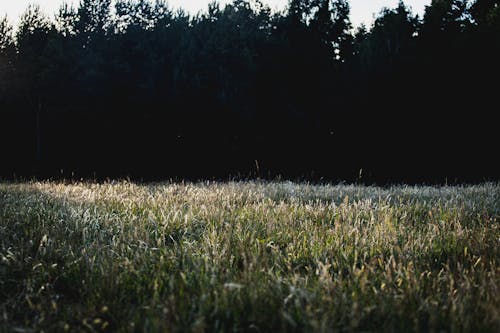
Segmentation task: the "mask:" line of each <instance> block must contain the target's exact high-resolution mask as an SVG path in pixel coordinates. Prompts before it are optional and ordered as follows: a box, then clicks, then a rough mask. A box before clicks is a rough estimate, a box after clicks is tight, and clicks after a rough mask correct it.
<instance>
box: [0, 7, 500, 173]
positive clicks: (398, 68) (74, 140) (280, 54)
mask: <svg viewBox="0 0 500 333" xmlns="http://www.w3.org/2000/svg"><path fill="white" fill-rule="evenodd" d="M349 14H350V7H349V3H348V1H347V0H291V1H290V2H289V4H288V7H287V9H286V10H284V11H282V12H273V11H271V10H270V8H269V7H268V6H266V5H264V4H263V3H262V2H260V0H235V1H233V2H232V3H230V4H228V5H225V6H221V5H219V4H218V3H216V2H214V3H212V4H210V5H209V6H208V9H207V10H205V11H204V12H200V13H198V14H196V15H190V14H188V13H186V12H184V11H182V10H177V11H173V10H172V9H171V8H170V7H169V6H168V3H167V2H165V1H162V0H157V1H149V0H118V1H113V2H112V1H111V0H81V1H80V3H79V5H78V6H76V7H72V6H69V5H62V6H61V7H60V9H59V11H58V12H57V14H56V15H55V16H54V17H53V18H48V17H46V16H44V15H43V14H42V12H41V10H40V8H39V7H37V6H36V5H31V6H29V7H28V8H27V9H26V11H25V13H24V14H23V15H22V16H21V18H20V22H19V25H18V26H17V27H16V28H15V29H14V27H12V26H11V25H9V21H8V20H7V17H5V18H3V19H1V20H0V127H1V128H0V130H1V134H0V148H1V159H2V163H1V165H0V176H3V177H7V178H9V177H14V176H32V175H36V176H41V177H57V176H62V177H72V176H74V177H97V178H99V177H120V176H129V177H133V178H141V179H151V178H158V179H164V178H207V177H209V178H224V177H228V176H234V177H238V176H242V177H246V176H249V175H251V176H259V177H276V176H283V177H286V178H306V179H313V180H320V179H327V180H346V181H355V180H361V181H366V182H401V181H404V182H443V181H447V180H449V181H460V182H467V181H484V180H488V179H493V180H497V179H498V174H497V171H498V170H500V169H499V164H498V162H497V161H496V160H497V159H496V155H497V152H498V143H499V140H498V132H497V126H498V122H497V121H496V118H495V114H496V113H498V111H497V110H498V104H499V103H498V93H499V91H498V89H499V88H498V79H499V77H500V76H499V74H500V64H499V61H498V60H499V59H500V0H476V1H467V0H433V1H432V2H431V4H430V5H429V6H427V7H426V9H425V13H424V15H423V16H422V17H419V16H416V15H414V14H413V13H412V12H411V10H410V8H409V7H407V6H406V5H405V4H404V3H403V2H400V3H399V4H398V6H397V7H395V8H385V9H383V10H382V11H381V12H380V13H379V14H378V16H377V17H376V18H375V20H374V22H373V24H372V25H371V26H369V27H366V26H360V27H357V28H354V27H353V26H352V24H351V22H350V19H349Z"/></svg>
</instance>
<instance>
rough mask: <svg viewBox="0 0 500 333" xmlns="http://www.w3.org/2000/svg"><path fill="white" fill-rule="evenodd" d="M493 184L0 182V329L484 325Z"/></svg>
mask: <svg viewBox="0 0 500 333" xmlns="http://www.w3.org/2000/svg"><path fill="white" fill-rule="evenodd" d="M499 216H500V185H498V184H483V185H478V186H464V187H404V186H395V187H390V188H378V187H362V186H343V185H338V186H333V185H325V186H313V185H309V184H294V183H290V182H276V183H257V182H241V183H239V182H231V183H195V184H149V185H138V184H133V183H129V182H119V183H107V184H91V183H77V184H62V183H52V182H43V183H39V182H30V183H22V184H8V183H4V184H0V331H2V332H31V331H42V330H43V331H45V332H52V331H65V330H67V331H76V332H80V331H84V332H99V331H124V332H134V331H136V332H144V331H145V332H177V331H189V332H190V331H192V332H204V331H208V332H219V331H225V332H228V331H248V332H276V331H286V332H294V331H310V332H332V331H384V332H391V331H405V332H406V331H424V332H427V331H456V332H461V331H475V332H499V331H500V265H499V262H500V229H499Z"/></svg>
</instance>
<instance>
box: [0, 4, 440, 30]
mask: <svg viewBox="0 0 500 333" xmlns="http://www.w3.org/2000/svg"><path fill="white" fill-rule="evenodd" d="M211 1H212V0H167V2H168V3H169V4H170V6H171V7H173V8H178V7H182V8H184V9H185V10H186V11H188V12H190V13H197V12H198V11H200V10H205V9H206V8H207V5H208V3H210V2H211ZM262 1H263V2H264V3H266V4H268V5H269V6H270V7H271V9H275V10H281V9H284V8H285V6H286V4H287V3H288V0H262ZM398 1H399V0H350V1H349V3H350V4H351V21H352V23H353V25H354V26H359V24H361V23H365V24H366V25H370V23H371V22H372V21H373V17H374V14H377V13H378V12H380V10H381V9H382V8H383V7H389V8H393V7H395V6H396V5H397V3H398ZM63 2H67V3H73V4H77V3H78V2H79V0H0V16H1V17H3V16H4V15H5V14H7V16H8V17H9V20H10V21H11V22H12V23H13V24H15V23H16V22H17V20H18V18H19V16H20V15H21V13H22V12H23V11H24V10H25V9H26V7H27V6H28V4H30V3H38V4H39V5H40V7H41V8H42V10H43V11H44V12H45V13H46V14H48V15H52V14H53V13H55V11H56V10H57V8H59V6H60V5H61V4H62V3H63ZM219 2H220V3H227V2H230V0H220V1H219ZM404 2H405V3H406V4H407V5H408V6H410V7H411V8H412V10H413V12H414V13H417V14H422V13H423V10H424V8H425V6H426V5H428V4H430V2H431V0H404Z"/></svg>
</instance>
